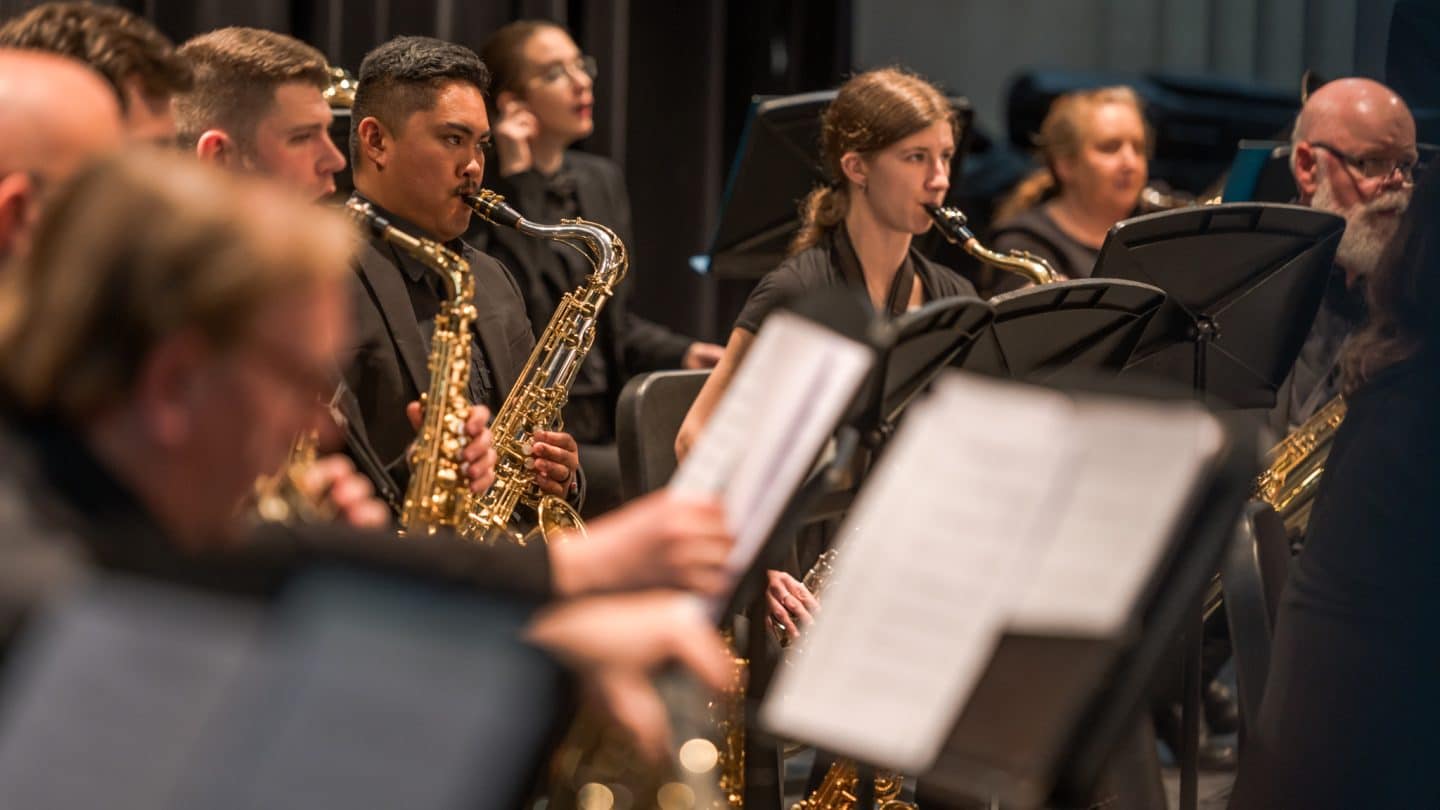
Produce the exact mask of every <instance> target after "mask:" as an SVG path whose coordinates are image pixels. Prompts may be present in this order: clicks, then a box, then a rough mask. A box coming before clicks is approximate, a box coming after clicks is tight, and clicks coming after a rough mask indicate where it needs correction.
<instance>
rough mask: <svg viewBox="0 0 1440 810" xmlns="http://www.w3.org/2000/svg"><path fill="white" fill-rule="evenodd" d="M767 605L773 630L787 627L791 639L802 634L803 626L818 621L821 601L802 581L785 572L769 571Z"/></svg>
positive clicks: (766, 589) (787, 636)
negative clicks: (817, 615) (816, 616)
mask: <svg viewBox="0 0 1440 810" xmlns="http://www.w3.org/2000/svg"><path fill="white" fill-rule="evenodd" d="M765 573H766V585H765V604H766V607H767V608H768V612H767V615H766V621H768V622H769V623H770V626H771V630H772V631H780V630H783V631H784V633H785V636H786V638H788V639H789V640H790V641H794V640H795V639H797V638H799V637H800V630H801V628H805V627H809V626H810V625H812V624H814V623H815V614H816V613H817V612H819V610H820V602H819V601H818V600H816V599H815V596H814V595H813V594H811V593H810V590H809V589H808V588H806V587H805V584H804V583H802V582H801V581H800V580H798V579H796V578H794V577H792V576H790V575H789V574H787V573H785V572H784V571H767V572H765Z"/></svg>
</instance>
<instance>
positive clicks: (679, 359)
mask: <svg viewBox="0 0 1440 810" xmlns="http://www.w3.org/2000/svg"><path fill="white" fill-rule="evenodd" d="M489 185H490V188H491V189H493V190H494V191H497V192H499V193H500V194H502V195H503V196H505V198H506V200H507V202H510V203H511V204H512V205H514V206H515V208H516V210H518V211H520V212H521V213H522V214H524V215H525V216H526V217H527V218H528V219H530V220H532V221H535V222H539V223H541V224H546V225H552V224H556V223H558V222H559V221H560V220H561V219H568V218H573V217H581V218H584V219H587V220H590V221H592V222H596V223H599V224H601V225H604V226H606V227H608V228H610V229H611V230H613V231H615V234H616V235H617V236H619V237H620V240H621V241H622V242H624V243H625V245H626V247H627V248H628V249H629V250H630V251H631V255H632V256H633V255H634V250H635V235H634V231H633V228H632V225H631V218H630V197H629V195H628V194H627V193H626V190H625V179H624V177H623V176H622V175H621V173H620V167H618V166H616V165H615V164H614V163H613V162H611V161H609V160H607V159H605V158H603V157H599V156H597V155H590V154H586V153H584V152H566V153H565V157H564V160H563V162H562V163H561V166H560V170H559V171H558V172H556V174H555V175H554V176H552V177H546V176H544V175H542V174H540V173H539V172H537V171H534V170H531V171H525V172H520V173H518V174H515V175H512V176H510V177H497V178H494V179H492V180H491V181H490V183H489ZM468 235H469V236H470V237H471V238H472V239H473V240H474V242H475V244H476V245H477V246H479V247H480V248H481V249H482V250H485V251H487V252H489V253H491V254H493V255H495V256H496V257H497V258H499V259H500V260H501V261H503V262H504V263H505V265H506V266H507V267H510V268H513V269H514V270H515V274H516V278H517V279H518V280H519V282H520V286H521V289H522V290H523V292H524V298H525V306H526V310H527V312H528V314H529V316H530V323H531V324H532V326H533V328H534V331H535V334H536V335H539V334H541V333H542V332H543V331H544V330H545V327H546V326H547V325H549V323H550V317H551V316H552V315H554V314H555V310H556V309H557V308H558V307H559V305H560V298H561V297H562V296H564V295H565V294H566V293H569V292H572V291H574V290H575V289H577V288H579V287H580V285H581V284H583V283H584V280H585V277H586V276H588V275H589V274H590V272H591V270H592V268H591V266H590V263H589V262H588V261H586V260H585V258H584V257H583V256H581V255H580V254H579V253H577V252H576V251H575V250H573V249H571V248H569V247H567V246H566V245H563V244H561V243H559V242H556V241H554V240H552V239H537V238H534V237H530V236H525V235H523V234H521V233H520V232H518V231H516V230H514V229H512V228H495V227H492V226H490V225H488V224H487V223H484V222H480V221H479V220H478V218H477V221H476V224H475V225H474V226H472V229H471V231H470V234H468ZM640 283H643V282H642V281H641V280H640V279H639V278H637V277H636V276H635V268H634V267H633V266H632V267H631V268H630V269H629V270H628V271H627V273H626V277H625V279H624V280H623V281H621V283H620V284H619V285H618V286H617V287H616V289H615V293H614V295H613V296H612V297H611V299H610V300H609V301H608V302H606V304H605V308H604V309H603V310H602V311H601V314H600V323H599V325H598V327H597V329H596V335H595V343H594V346H593V347H592V349H591V351H590V354H589V355H588V356H587V357H586V359H585V362H584V363H583V364H582V365H581V366H580V370H579V372H578V373H577V374H576V377H575V381H574V383H573V385H572V386H571V388H570V400H569V402H568V403H566V405H565V409H564V411H563V416H564V419H565V430H566V431H568V432H569V433H570V435H572V436H574V437H575V439H576V441H578V442H579V443H580V444H581V445H582V449H581V455H580V460H581V463H582V464H584V465H585V473H586V477H585V481H586V498H585V509H584V512H583V514H584V515H585V516H586V517H592V516H595V515H599V514H602V513H604V512H607V511H609V510H611V509H613V508H615V507H616V506H619V505H620V503H621V500H622V498H621V494H620V476H619V472H618V471H619V464H620V461H619V453H618V451H617V450H616V448H615V408H616V404H617V402H618V400H619V398H620V391H621V389H623V388H624V387H625V383H626V381H628V380H629V379H630V378H631V377H633V376H635V375H636V374H640V373H642V372H646V371H655V370H658V369H667V368H679V367H680V366H681V364H682V363H683V362H684V359H685V352H686V350H687V349H689V348H690V345H691V344H692V343H694V340H693V339H692V338H689V337H686V336H684V335H680V334H677V333H675V332H672V331H671V330H669V329H667V328H665V327H663V326H661V325H660V324H657V323H654V322H652V321H649V320H646V319H645V318H642V317H640V316H639V315H636V314H635V313H634V312H632V311H630V308H629V296H630V290H633V289H634V288H635V287H636V285H638V284H640ZM612 473H613V474H612Z"/></svg>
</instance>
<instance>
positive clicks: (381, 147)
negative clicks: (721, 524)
mask: <svg viewBox="0 0 1440 810" xmlns="http://www.w3.org/2000/svg"><path fill="white" fill-rule="evenodd" d="M487 83H488V73H487V71H486V68H485V66H484V64H483V63H482V62H481V61H480V59H479V57H477V56H476V55H475V54H474V53H473V52H471V51H470V50H468V49H466V48H463V47H461V46H459V45H453V44H450V43H446V42H441V41H439V40H435V39H428V38H423V37H401V38H398V39H395V40H392V41H390V42H388V43H385V44H384V45H381V46H379V47H378V48H376V49H375V50H373V51H371V52H370V54H368V55H367V56H366V57H365V61H364V62H363V63H362V65H361V68H360V75H359V89H358V91H357V94H356V99H355V105H354V107H353V108H352V110H351V122H352V123H351V143H350V151H351V162H352V164H353V167H354V180H355V189H356V195H357V197H358V198H360V199H363V200H365V201H366V202H368V203H369V204H371V205H372V206H374V207H375V208H376V209H377V210H380V211H383V212H384V216H385V217H386V218H387V219H388V220H390V222H391V223H393V224H394V225H396V226H399V227H401V228H402V229H406V230H409V231H412V232H413V233H414V234H415V235H422V236H425V237H427V238H431V239H435V240H437V241H443V242H447V243H449V244H450V245H451V246H453V247H454V248H455V249H456V250H457V252H460V253H461V254H462V255H463V256H464V257H465V258H466V259H467V261H469V263H470V270H471V273H472V274H473V275H474V283H475V289H476V296H475V306H476V309H477V312H478V314H477V317H476V318H475V319H474V323H475V334H474V343H473V351H472V355H471V356H472V374H471V379H470V391H471V395H470V398H469V399H470V401H471V402H472V403H478V404H479V405H481V406H485V407H483V408H479V409H476V410H475V411H472V413H471V416H470V422H469V426H470V427H471V428H472V431H471V432H472V434H475V435H476V438H475V441H472V443H471V444H470V446H469V447H468V448H467V450H466V457H467V458H468V459H469V461H470V467H471V475H472V478H473V477H474V476H475V475H477V473H476V471H475V469H474V468H475V467H477V466H479V467H480V468H481V473H480V474H483V475H490V474H491V469H490V468H492V467H493V465H494V462H495V455H494V451H493V450H492V449H490V446H489V445H490V442H489V436H488V432H486V431H483V424H484V419H485V418H486V417H487V416H488V412H493V411H494V410H497V409H498V406H499V404H500V401H501V398H503V397H504V396H505V394H506V392H508V391H509V390H510V386H511V385H512V384H513V383H514V381H515V380H516V378H517V377H518V376H519V374H520V372H521V370H522V368H523V366H524V363H525V361H526V359H527V357H528V356H529V355H530V352H531V350H532V348H533V346H534V342H535V338H534V335H533V334H532V332H531V327H530V322H529V320H528V318H527V316H526V312H525V304H524V300H523V299H522V297H521V294H520V290H519V287H518V286H517V284H516V283H515V280H514V279H513V278H512V277H511V275H510V273H509V271H508V270H506V269H505V267H504V266H503V265H501V264H500V263H499V262H498V261H496V260H495V259H493V258H491V257H489V256H487V255H485V254H483V253H481V252H479V251H476V250H475V249H473V248H471V247H470V246H468V245H466V244H464V243H463V242H462V241H460V240H459V236H460V235H461V234H462V233H464V232H465V229H466V228H467V227H468V226H469V224H470V216H471V209H470V208H469V206H468V205H467V204H466V203H465V202H464V201H463V200H462V199H461V197H460V195H461V194H462V193H465V194H469V193H473V192H474V191H476V190H477V189H478V188H479V186H480V183H481V180H482V178H483V176H484V169H485V157H484V151H483V149H484V146H485V144H486V143H488V141H489V137H490V123H489V118H488V116H487V113H486V107H485V98H484V92H485V89H486V86H487ZM432 279H433V274H429V273H426V272H425V271H424V268H423V267H420V266H418V264H416V263H414V262H413V260H411V259H409V258H408V257H406V256H401V255H398V254H397V252H396V251H393V250H391V249H390V248H389V246H388V245H386V244H384V243H380V242H372V243H370V244H369V245H366V246H364V247H363V248H362V250H361V255H360V260H359V266H358V268H357V272H356V274H355V276H354V278H353V282H354V283H353V284H352V292H353V295H352V301H353V306H354V316H355V334H354V336H353V338H352V343H351V346H350V348H349V349H348V351H347V353H346V361H345V362H344V364H343V365H344V366H345V377H346V381H347V383H348V385H349V386H350V388H351V390H353V391H354V392H355V394H356V396H357V398H358V400H359V403H360V409H361V411H362V416H363V419H364V426H365V428H366V431H367V433H368V435H369V437H370V439H371V440H372V441H373V443H374V446H375V449H376V450H377V452H378V453H379V454H380V455H381V457H382V458H387V459H395V463H394V464H393V465H392V469H394V470H395V472H396V473H397V474H400V475H403V474H404V472H405V470H404V461H403V457H404V452H405V449H406V447H407V446H408V445H409V443H410V441H411V439H412V438H413V436H414V423H415V419H416V417H417V416H418V413H417V412H418V403H416V402H415V400H416V398H417V397H418V395H419V392H420V391H423V390H426V388H427V386H428V377H427V362H426V361H427V355H428V351H427V346H426V342H427V340H428V331H427V330H428V329H429V327H430V322H431V319H433V316H434V313H435V312H436V309H437V307H438V306H439V304H440V300H441V299H440V298H439V294H438V293H437V291H436V289H435V288H434V287H432V286H429V284H430V283H431V281H432ZM407 408H408V409H409V411H410V414H409V417H410V418H409V419H407V418H406V413H405V412H406V410H407ZM487 408H488V412H487ZM535 436H536V439H537V440H536V441H535V443H534V445H533V458H534V469H535V476H536V478H535V480H536V482H537V483H538V484H539V485H540V488H541V490H542V491H544V492H545V493H547V494H551V495H560V496H562V497H564V496H568V497H569V498H570V499H571V500H572V501H578V500H579V498H580V496H581V494H582V492H583V486H581V485H580V484H579V483H578V479H579V475H578V473H579V456H578V452H577V449H576V443H575V440H574V439H573V438H572V437H571V436H569V435H568V434H565V433H561V432H546V431H537V432H536V434H535ZM482 483H483V479H482V478H474V483H473V484H472V489H477V490H478V489H483V486H482ZM690 509H691V507H690V506H689V505H683V504H678V503H675V502H674V501H672V500H671V499H669V498H668V497H666V496H664V495H663V494H662V495H659V496H657V497H651V498H646V499H644V500H642V501H640V502H637V503H635V504H632V505H630V506H627V507H625V508H622V509H620V510H617V511H616V512H615V513H614V514H613V515H612V516H610V517H609V518H608V519H607V523H606V525H608V526H610V527H612V528H611V529H609V530H605V529H603V527H601V526H600V525H599V524H596V525H595V526H592V529H593V530H592V531H591V532H590V539H589V540H588V541H586V542H573V543H558V544H554V545H550V546H544V545H540V544H531V545H530V546H528V547H527V549H528V550H531V551H533V552H534V553H537V554H541V555H544V557H545V558H546V559H548V564H549V566H550V568H551V571H552V580H553V582H554V586H555V589H556V591H557V592H559V593H562V594H574V593H583V592H593V591H615V590H628V589H633V588H639V587H654V586H662V587H679V588H684V589H687V590H695V591H699V592H702V593H714V592H716V591H718V590H719V589H720V588H723V587H724V585H725V582H726V578H725V574H724V562H725V555H726V553H727V552H728V547H729V538H728V537H727V536H724V535H723V534H719V535H717V534H715V533H713V532H697V531H690V530H688V529H687V528H686V527H687V526H693V525H696V522H695V520H694V519H693V518H694V515H693V514H690V513H689V510H690Z"/></svg>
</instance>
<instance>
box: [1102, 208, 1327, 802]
mask: <svg viewBox="0 0 1440 810" xmlns="http://www.w3.org/2000/svg"><path fill="white" fill-rule="evenodd" d="M1344 230H1345V220H1344V219H1342V218H1340V217H1338V216H1336V215H1334V214H1330V213H1327V212H1324V211H1317V210H1315V209H1312V208H1306V207H1302V206H1297V205H1282V204H1277V203H1226V204H1222V205H1211V206H1198V207H1195V208H1186V209H1180V210H1176V211H1165V212H1161V213H1157V214H1148V215H1146V216H1141V217H1135V218H1134V219H1129V220H1125V221H1123V222H1120V223H1117V224H1116V225H1115V226H1114V227H1113V228H1111V229H1110V233H1109V234H1108V235H1107V236H1106V238H1105V244H1104V245H1103V246H1102V247H1101V248H1100V257H1099V259H1098V260H1097V261H1096V265H1095V276H1096V277H1113V278H1122V279H1130V280H1134V281H1143V282H1146V283H1149V284H1153V285H1155V286H1156V287H1159V288H1160V289H1162V290H1164V291H1165V293H1166V294H1167V295H1168V299H1167V301H1166V304H1165V305H1164V306H1163V307H1162V308H1161V311H1160V312H1159V314H1157V315H1156V316H1155V317H1154V318H1153V319H1151V321H1150V324H1149V326H1148V327H1147V328H1146V330H1145V333H1144V335H1143V336H1142V338H1141V340H1140V345H1139V346H1138V347H1137V348H1136V350H1135V353H1134V355H1133V356H1132V359H1131V360H1130V361H1129V362H1128V363H1127V365H1126V367H1125V372H1126V373H1132V374H1139V375H1147V376H1150V377H1154V378H1159V379H1165V380H1172V381H1176V382H1179V383H1182V384H1184V383H1186V382H1188V383H1189V385H1190V387H1191V389H1192V390H1193V391H1194V393H1195V396H1196V397H1197V398H1198V399H1202V400H1205V401H1207V402H1209V403H1211V404H1212V405H1214V406H1216V407H1228V408H1268V407H1271V406H1273V405H1274V404H1275V392H1276V391H1277V390H1278V389H1279V388H1280V385H1281V383H1282V382H1283V381H1284V379H1285V377H1286V375H1287V374H1289V372H1290V368H1291V366H1293V365H1294V364H1295V358H1296V356H1297V355H1298V354H1299V353H1300V347H1301V346H1302V345H1303V344H1304V342H1305V336H1306V335H1307V334H1308V333H1309V331H1310V325H1311V323H1312V322H1313V321H1314V319H1315V312H1316V310H1318V309H1319V307H1320V301H1321V298H1322V297H1323V296H1324V293H1325V285H1326V283H1327V281H1328V279H1329V277H1330V273H1331V272H1332V266H1333V264H1334V260H1335V250H1336V248H1337V247H1338V246H1339V244H1340V236H1341V234H1342V233H1343V232H1344ZM1193 613H1194V615H1193V617H1192V622H1191V627H1190V630H1189V632H1190V634H1191V636H1192V641H1191V642H1190V643H1188V644H1186V660H1185V675H1184V681H1185V687H1184V699H1183V702H1182V712H1181V714H1182V724H1181V725H1182V728H1181V735H1182V746H1181V748H1182V751H1181V752H1179V757H1178V758H1179V760H1180V766H1181V768H1180V777H1181V779H1180V806H1181V808H1182V810H1191V809H1192V808H1194V807H1195V806H1196V804H1197V802H1198V765H1197V761H1198V758H1199V737H1200V717H1199V712H1200V690H1201V688H1202V684H1201V683H1200V655H1201V654H1200V646H1201V635H1202V632H1203V624H1204V617H1203V614H1202V612H1201V608H1200V607H1199V605H1198V602H1197V605H1196V607H1195V608H1194V611H1193Z"/></svg>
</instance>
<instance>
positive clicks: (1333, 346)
mask: <svg viewBox="0 0 1440 810" xmlns="http://www.w3.org/2000/svg"><path fill="white" fill-rule="evenodd" d="M1290 142H1291V151H1290V167H1291V171H1292V173H1293V174H1294V176H1295V185H1296V187H1297V188H1298V189H1299V192H1300V197H1299V202H1300V204H1302V205H1308V206H1311V207H1313V208H1319V209H1321V210H1325V211H1330V212H1332V213H1335V214H1338V215H1340V216H1342V217H1344V218H1345V235H1344V237H1343V238H1342V239H1341V240H1340V248H1339V251H1338V252H1337V254H1336V256H1335V270H1334V272H1333V274H1332V276H1331V279H1330V284H1329V287H1328V288H1327V289H1326V292H1325V299H1324V301H1323V302H1322V303H1321V305H1320V311H1319V312H1317V313H1316V315H1315V323H1314V325H1313V326H1312V327H1311V329H1310V335H1309V337H1307V338H1306V339H1305V345H1304V347H1303V348H1301V350H1300V355H1299V357H1298V358H1296V360H1295V367H1294V369H1292V370H1291V372H1290V377H1289V379H1287V380H1286V383H1285V384H1284V385H1283V386H1282V387H1281V389H1280V392H1279V395H1278V399H1277V402H1276V407H1275V409H1274V410H1273V411H1272V412H1271V427H1272V428H1273V429H1274V430H1275V431H1276V433H1277V434H1280V435H1284V434H1286V433H1289V432H1290V431H1291V430H1293V429H1294V428H1295V427H1298V426H1299V425H1300V424H1301V423H1303V422H1304V421H1305V420H1306V419H1308V418H1309V417H1311V416H1313V415H1314V414H1315V412H1316V411H1317V410H1319V409H1320V408H1321V406H1323V405H1324V404H1325V403H1326V402H1329V401H1330V400H1331V399H1332V398H1334V397H1335V396H1336V395H1337V394H1338V393H1339V392H1340V389H1339V374H1338V371H1339V368H1338V360H1339V357H1340V347H1341V344H1343V343H1344V341H1345V339H1346V338H1347V337H1348V336H1349V335H1350V334H1351V333H1352V332H1353V331H1355V329H1356V328H1357V327H1358V326H1359V325H1360V323H1361V322H1362V321H1364V319H1365V298H1364V284H1363V279H1364V278H1365V277H1366V276H1368V275H1369V274H1370V273H1371V272H1372V271H1373V270H1374V269H1375V266H1376V264H1377V263H1378V262H1379V260H1380V255H1381V253H1382V252H1383V251H1384V249H1385V246H1386V245H1388V244H1389V243H1390V240H1391V239H1392V238H1393V237H1394V235H1395V230H1396V227H1397V226H1398V224H1399V221H1400V215H1401V214H1402V213H1403V212H1404V211H1405V207H1406V206H1407V205H1408V204H1409V201H1410V190H1411V187H1412V186H1413V184H1414V176H1415V174H1414V173H1415V169H1416V164H1417V162H1418V154H1419V153H1418V152H1417V151H1416V147H1415V119H1414V117H1413V116H1412V115H1411V114H1410V108H1409V107H1408V106H1406V104H1405V102H1404V101H1403V100H1402V99H1401V98H1400V96H1398V95H1397V94H1396V93H1395V91H1393V90H1391V89H1390V88H1388V87H1386V86H1385V85H1383V84H1380V83H1379V82H1375V81H1372V80H1370V79H1361V78H1348V79H1337V80H1335V81H1332V82H1330V83H1328V84H1326V85H1324V86H1322V87H1321V88H1320V89H1318V90H1316V91H1315V92H1314V93H1312V94H1311V96H1310V98H1309V99H1308V100H1307V101H1306V102H1305V106H1304V108H1303V109H1301V111H1300V117H1299V118H1298V119H1297V120H1296V122H1295V130H1294V133H1293V135H1292V136H1291V141H1290Z"/></svg>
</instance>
